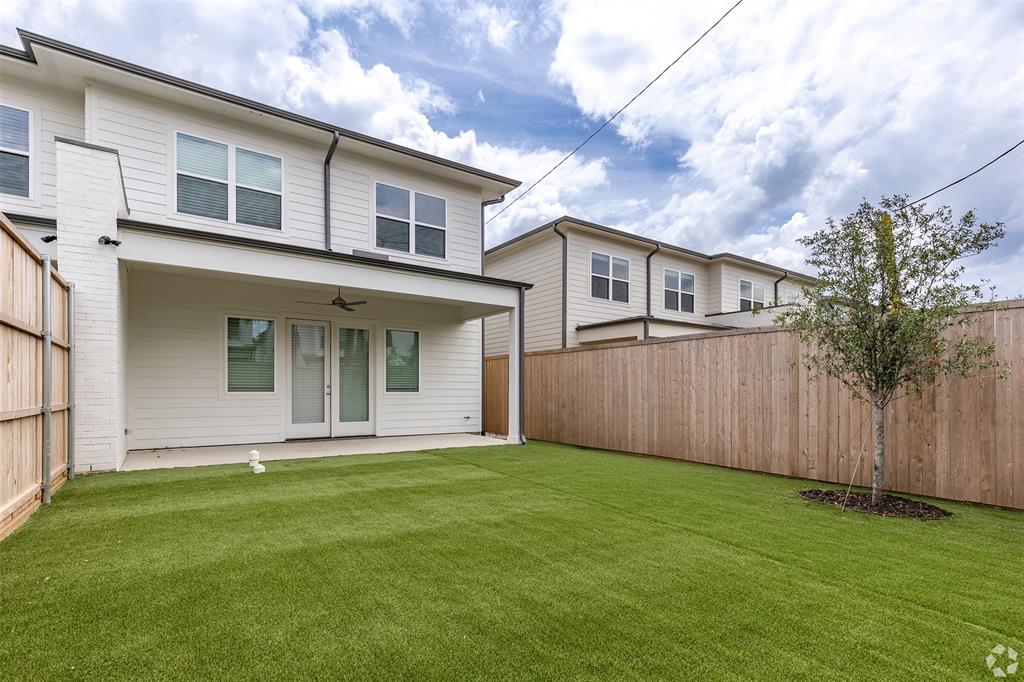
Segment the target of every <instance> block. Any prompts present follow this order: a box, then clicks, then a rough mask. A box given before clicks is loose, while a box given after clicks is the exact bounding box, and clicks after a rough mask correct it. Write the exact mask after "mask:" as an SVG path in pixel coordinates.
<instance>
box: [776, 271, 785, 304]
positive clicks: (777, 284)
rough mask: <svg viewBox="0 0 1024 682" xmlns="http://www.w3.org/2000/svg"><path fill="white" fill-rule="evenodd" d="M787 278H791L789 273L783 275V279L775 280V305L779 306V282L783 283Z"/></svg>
mask: <svg viewBox="0 0 1024 682" xmlns="http://www.w3.org/2000/svg"><path fill="white" fill-rule="evenodd" d="M787 277H789V273H788V272H786V273H784V274H783V275H782V277H779V278H778V279H777V280H775V284H773V285H772V288H773V289H774V303H775V305H779V282H781V281H782V280H784V279H786V278H787Z"/></svg>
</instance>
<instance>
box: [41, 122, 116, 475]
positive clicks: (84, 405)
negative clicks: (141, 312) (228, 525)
mask: <svg viewBox="0 0 1024 682" xmlns="http://www.w3.org/2000/svg"><path fill="white" fill-rule="evenodd" d="M123 205H124V193H123V189H122V186H121V176H120V171H119V166H118V159H117V153H116V152H115V151H114V150H108V149H103V148H99V147H90V146H85V145H83V144H79V143H75V142H72V141H62V140H61V139H58V140H57V244H58V246H59V249H60V251H59V253H60V259H59V261H58V265H59V268H60V273H61V274H62V275H63V276H64V277H65V278H66V279H68V280H71V281H73V282H75V289H76V297H75V336H76V339H75V341H76V350H75V352H76V355H75V361H76V368H75V382H76V383H75V386H76V397H75V405H76V419H75V426H76V429H75V453H76V459H75V463H76V466H75V469H76V471H106V470H112V469H118V468H119V467H120V466H121V462H122V461H123V460H124V454H125V445H124V443H125V439H124V418H123V416H122V415H123V405H122V401H123V397H122V395H121V393H122V391H121V386H122V381H123V376H122V373H123V372H124V367H123V364H122V361H121V359H122V343H123V339H122V338H121V333H120V330H121V320H120V316H121V310H122V308H121V301H120V293H119V282H118V261H117V249H116V247H114V246H112V245H106V246H103V245H100V244H99V242H98V240H99V238H100V236H102V235H106V236H109V237H110V238H112V239H117V214H118V210H119V208H120V207H122V206H123Z"/></svg>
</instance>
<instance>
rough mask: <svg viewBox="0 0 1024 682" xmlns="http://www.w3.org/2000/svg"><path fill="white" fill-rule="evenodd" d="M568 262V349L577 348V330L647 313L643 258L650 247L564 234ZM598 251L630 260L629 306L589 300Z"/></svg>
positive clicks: (585, 234)
mask: <svg viewBox="0 0 1024 682" xmlns="http://www.w3.org/2000/svg"><path fill="white" fill-rule="evenodd" d="M567 234H568V236H569V259H568V290H569V309H568V315H567V317H568V321H567V322H568V324H567V326H568V343H567V345H568V346H570V347H571V346H576V345H578V344H579V341H578V338H577V334H576V326H577V325H581V324H592V323H594V322H606V321H608V320H615V319H619V318H623V317H634V316H637V315H644V314H646V312H647V293H646V290H645V289H646V286H645V284H646V282H645V280H646V270H645V268H646V258H647V254H648V253H650V252H651V249H652V248H653V247H650V246H648V245H646V244H643V245H634V244H631V243H629V242H627V241H624V240H621V239H616V238H613V237H605V236H599V235H596V234H593V233H591V232H585V231H582V230H577V229H571V228H570V229H569V230H567ZM591 251H599V252H601V253H605V254H608V255H610V256H618V257H620V258H628V259H629V279H630V283H629V303H617V302H614V301H603V300H600V299H594V298H591V297H590V253H591Z"/></svg>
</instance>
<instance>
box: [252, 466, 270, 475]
mask: <svg viewBox="0 0 1024 682" xmlns="http://www.w3.org/2000/svg"><path fill="white" fill-rule="evenodd" d="M266 470H267V467H265V466H263V465H262V464H257V465H256V466H254V467H253V468H252V472H253V473H254V474H262V473H263V472H264V471H266Z"/></svg>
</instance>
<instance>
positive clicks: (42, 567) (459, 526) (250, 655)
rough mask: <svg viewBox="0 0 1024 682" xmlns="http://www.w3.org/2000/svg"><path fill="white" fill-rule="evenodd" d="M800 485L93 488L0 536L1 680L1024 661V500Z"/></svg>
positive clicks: (666, 480)
mask: <svg viewBox="0 0 1024 682" xmlns="http://www.w3.org/2000/svg"><path fill="white" fill-rule="evenodd" d="M807 485H808V484H807V483H806V482H801V481H793V480H787V479H781V478H774V477H770V476H763V475H759V474H753V473H746V472H737V471H730V470H726V469H719V468H714V467H709V466H702V465H697V464H686V463H681V462H672V461H664V460H655V459H646V458H638V457H630V456H626V455H621V454H615V453H608V452H598V451H593V450H585V449H580V448H573V447H568V446H562V445H552V444H547V443H533V444H530V445H528V446H526V447H508V446H504V447H490V448H465V449H457V450H444V451H432V452H422V453H402V454H394V455H366V456H358V457H336V458H328V459H321V460H298V461H295V460H293V461H287V462H269V463H267V473H266V474H263V475H260V476H255V475H253V474H251V473H249V470H248V468H247V467H246V466H244V465H229V466H218V467H203V468H197V469H175V470H166V471H156V472H138V473H122V474H105V475H97V476H88V477H79V478H78V479H77V480H75V481H73V482H71V483H70V484H68V485H67V486H66V487H65V488H64V489H63V490H61V491H60V493H59V494H58V495H56V496H55V497H54V503H53V505H52V506H51V507H49V508H47V509H44V510H41V511H40V512H38V513H36V515H35V516H34V517H32V518H31V519H30V520H29V521H28V523H26V524H25V525H24V526H23V527H22V529H21V530H19V531H18V532H16V533H15V534H14V535H12V536H11V537H10V538H8V539H7V540H5V541H3V542H0V679H11V678H14V679H18V678H24V679H35V680H38V679H50V678H78V677H89V678H110V677H119V678H124V677H134V678H138V677H145V678H150V677H155V678H165V679H166V678H190V679H191V678H202V679H216V678H237V677H246V678H256V677H259V678H264V679H275V678H277V679H280V678H287V677H322V678H339V677H346V678H368V677H371V678H395V677H404V678H418V679H423V678H616V679H621V678H674V679H680V678H690V679H692V678H701V677H704V678H722V679H743V680H764V679H783V678H786V679H799V678H803V679H815V680H817V679H857V680H867V679H874V680H880V679H908V680H936V679H979V680H980V679H992V677H991V673H990V672H988V670H987V669H986V667H985V661H984V659H985V656H986V654H987V653H988V651H989V650H990V649H991V648H992V647H993V646H995V645H996V644H1000V643H1001V644H1004V645H1007V646H1012V647H1013V648H1014V649H1016V650H1018V651H1021V652H1024V639H1022V636H1024V559H1022V557H1024V551H1022V539H1024V514H1021V513H1016V512H1010V511H1002V510H994V509H987V508H981V507H972V506H967V505H958V504H952V503H941V504H942V506H943V507H945V508H947V509H950V510H951V511H953V512H954V514H955V516H953V517H952V518H949V519H944V520H940V521H929V522H922V521H917V520H896V519H884V518H875V517H871V516H867V515H863V514H857V513H853V512H846V513H842V512H840V511H838V510H836V509H834V508H830V507H825V506H822V505H818V504H815V503H811V502H807V501H805V500H803V499H801V498H799V497H797V496H796V495H795V491H797V490H799V489H801V488H802V487H807ZM1022 674H1024V673H1022Z"/></svg>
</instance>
